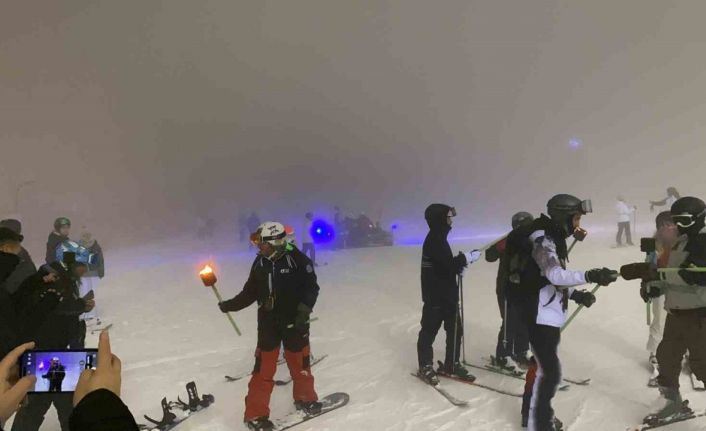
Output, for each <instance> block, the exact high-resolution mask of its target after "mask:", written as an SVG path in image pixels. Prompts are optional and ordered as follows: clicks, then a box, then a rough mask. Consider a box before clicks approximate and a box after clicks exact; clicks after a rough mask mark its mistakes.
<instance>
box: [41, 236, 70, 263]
mask: <svg viewBox="0 0 706 431" xmlns="http://www.w3.org/2000/svg"><path fill="white" fill-rule="evenodd" d="M68 239H69V237H68V236H63V235H60V234H58V233H56V232H52V233H50V234H49V238H47V256H46V258H45V262H46V263H52V262H56V248H57V247H59V244H61V243H62V242H64V241H68Z"/></svg>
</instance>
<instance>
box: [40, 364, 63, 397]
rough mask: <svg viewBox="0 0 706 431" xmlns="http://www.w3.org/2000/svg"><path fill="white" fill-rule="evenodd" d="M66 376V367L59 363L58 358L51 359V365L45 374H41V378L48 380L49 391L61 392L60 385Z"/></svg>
mask: <svg viewBox="0 0 706 431" xmlns="http://www.w3.org/2000/svg"><path fill="white" fill-rule="evenodd" d="M65 377H66V367H64V366H63V365H61V361H60V360H59V358H57V357H54V358H52V359H51V366H50V367H49V369H48V370H47V373H46V374H43V375H42V378H43V379H47V380H49V392H61V386H62V383H63V382H64V378H65Z"/></svg>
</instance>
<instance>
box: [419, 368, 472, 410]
mask: <svg viewBox="0 0 706 431" xmlns="http://www.w3.org/2000/svg"><path fill="white" fill-rule="evenodd" d="M410 374H411V375H413V376H414V377H416V378H418V379H419V380H421V381H422V383H424V384H425V385H427V386H431V387H432V388H434V389H436V391H437V392H438V393H440V394H441V395H442V396H443V397H444V398H446V399H447V400H448V401H449V402H450V403H451V404H453V405H455V406H456V407H466V406H468V401H463V400H459V399H458V398H456V397H454V396H453V395H451V394H450V393H449V392H448V391H447V390H446V389H444V388H443V387H442V386H441V383H439V384H438V385H431V384H429V383H428V382H427V381H426V380H424V378H423V377H422V376H420V375H419V373H417V372H413V373H410Z"/></svg>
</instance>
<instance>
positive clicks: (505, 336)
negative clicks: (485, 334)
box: [503, 297, 514, 352]
mask: <svg viewBox="0 0 706 431" xmlns="http://www.w3.org/2000/svg"><path fill="white" fill-rule="evenodd" d="M507 319H508V315H507V297H505V314H503V349H504V350H505V351H506V352H507ZM513 350H514V349H513Z"/></svg>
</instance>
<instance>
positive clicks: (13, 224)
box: [0, 218, 22, 235]
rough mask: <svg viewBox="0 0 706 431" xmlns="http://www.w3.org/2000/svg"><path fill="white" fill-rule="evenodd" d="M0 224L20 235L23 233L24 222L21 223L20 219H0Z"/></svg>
mask: <svg viewBox="0 0 706 431" xmlns="http://www.w3.org/2000/svg"><path fill="white" fill-rule="evenodd" d="M0 226H2V227H6V228H8V229H10V230H11V231H13V232H15V233H16V234H18V235H21V234H22V223H20V221H19V220H15V219H13V218H8V219H5V220H3V221H0Z"/></svg>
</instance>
